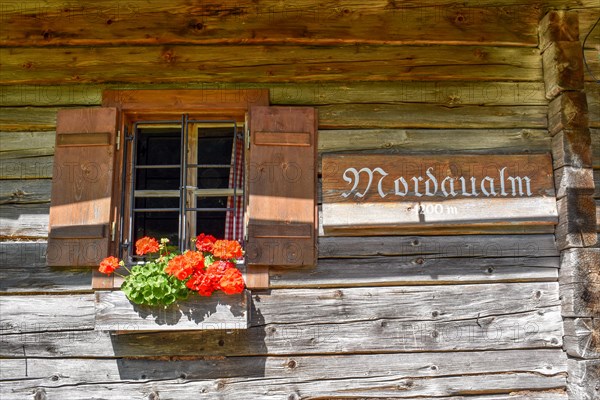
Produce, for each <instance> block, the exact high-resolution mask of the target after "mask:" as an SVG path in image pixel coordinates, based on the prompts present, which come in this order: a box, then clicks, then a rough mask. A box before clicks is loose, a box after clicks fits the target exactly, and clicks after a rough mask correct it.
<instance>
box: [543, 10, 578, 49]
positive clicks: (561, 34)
mask: <svg viewBox="0 0 600 400" xmlns="http://www.w3.org/2000/svg"><path fill="white" fill-rule="evenodd" d="M539 35H540V50H541V51H544V50H546V48H547V47H548V46H550V44H551V43H552V42H577V41H579V18H578V13H577V11H570V10H556V11H550V12H549V13H548V14H546V15H545V16H544V18H542V20H541V21H540V26H539Z"/></svg>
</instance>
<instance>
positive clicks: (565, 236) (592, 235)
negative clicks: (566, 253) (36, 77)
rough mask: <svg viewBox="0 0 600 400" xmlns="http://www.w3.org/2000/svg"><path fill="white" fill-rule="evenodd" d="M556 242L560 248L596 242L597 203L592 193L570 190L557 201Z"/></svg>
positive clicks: (590, 244)
mask: <svg viewBox="0 0 600 400" xmlns="http://www.w3.org/2000/svg"><path fill="white" fill-rule="evenodd" d="M557 205H558V225H557V226H556V242H557V245H558V248H559V249H560V250H565V249H568V248H575V247H590V246H593V245H595V244H596V241H597V235H596V204H595V202H594V198H593V197H592V196H591V195H586V194H579V193H578V191H577V190H569V191H567V194H566V195H565V196H564V197H563V198H561V199H559V200H558V201H557Z"/></svg>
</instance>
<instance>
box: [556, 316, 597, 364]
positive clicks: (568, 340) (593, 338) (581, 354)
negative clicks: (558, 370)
mask: <svg viewBox="0 0 600 400" xmlns="http://www.w3.org/2000/svg"><path fill="white" fill-rule="evenodd" d="M564 321H565V327H564V330H565V336H564V341H565V344H564V347H565V351H566V352H567V354H569V355H570V356H573V357H578V358H587V359H590V358H600V319H598V318H565V319H564Z"/></svg>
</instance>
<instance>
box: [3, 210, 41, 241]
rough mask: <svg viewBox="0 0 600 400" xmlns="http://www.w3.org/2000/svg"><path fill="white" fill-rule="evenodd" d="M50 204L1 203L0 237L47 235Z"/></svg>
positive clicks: (36, 236)
mask: <svg viewBox="0 0 600 400" xmlns="http://www.w3.org/2000/svg"><path fill="white" fill-rule="evenodd" d="M49 213H50V204H48V203H40V204H3V205H1V206H0V238H15V239H16V238H45V237H48V216H49Z"/></svg>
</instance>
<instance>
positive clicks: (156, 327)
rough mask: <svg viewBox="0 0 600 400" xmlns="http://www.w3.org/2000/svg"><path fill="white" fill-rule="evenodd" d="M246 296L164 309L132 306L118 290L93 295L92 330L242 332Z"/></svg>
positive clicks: (245, 320)
mask: <svg viewBox="0 0 600 400" xmlns="http://www.w3.org/2000/svg"><path fill="white" fill-rule="evenodd" d="M249 301H250V298H249V292H248V291H244V292H242V293H240V294H236V295H226V294H224V293H218V294H214V295H212V296H210V297H201V296H198V295H193V296H190V298H189V299H187V300H185V301H179V302H177V304H176V305H172V306H170V307H168V308H162V307H151V306H140V305H136V304H133V303H131V302H130V301H129V299H127V297H125V294H124V293H123V292H121V291H120V290H116V291H98V292H96V300H95V303H96V309H95V325H94V329H96V330H102V331H122V332H124V331H130V330H133V331H139V330H151V331H167V330H184V329H190V330H193V329H198V330H207V329H246V328H248V320H249V318H250V317H249Z"/></svg>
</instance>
